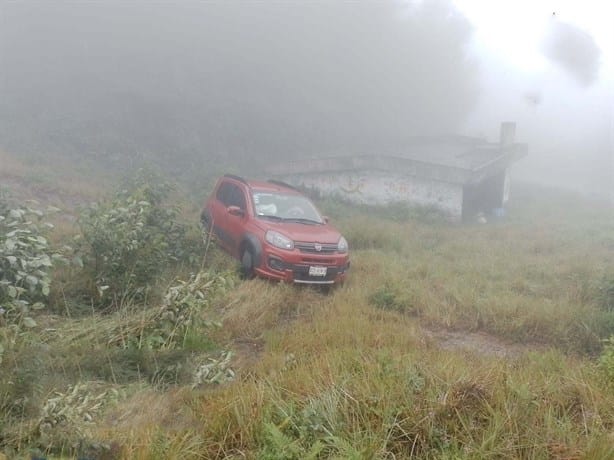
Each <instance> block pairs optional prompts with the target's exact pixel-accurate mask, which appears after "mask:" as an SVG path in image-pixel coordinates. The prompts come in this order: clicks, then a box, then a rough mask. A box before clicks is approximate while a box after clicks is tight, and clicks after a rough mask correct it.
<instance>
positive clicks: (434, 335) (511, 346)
mask: <svg viewBox="0 0 614 460" xmlns="http://www.w3.org/2000/svg"><path fill="white" fill-rule="evenodd" d="M425 333H426V335H427V337H428V338H429V339H430V340H431V341H432V342H434V343H435V344H436V345H437V346H439V347H440V348H443V349H444V350H465V351H469V352H472V353H476V354H480V355H484V356H497V357H501V358H517V357H519V356H521V355H523V354H524V353H527V352H530V351H544V350H545V346H544V345H542V344H536V343H531V344H526V343H512V342H506V341H505V340H502V339H500V338H499V337H496V336H493V335H491V334H488V333H486V332H481V331H477V332H466V331H465V332H463V331H449V330H446V329H432V328H429V329H425Z"/></svg>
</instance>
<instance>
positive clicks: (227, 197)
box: [215, 182, 234, 206]
mask: <svg viewBox="0 0 614 460" xmlns="http://www.w3.org/2000/svg"><path fill="white" fill-rule="evenodd" d="M233 187H234V186H233V185H232V184H231V183H229V182H224V183H223V184H222V185H220V187H219V188H218V189H217V193H216V194H215V198H217V199H218V200H219V201H221V202H222V204H224V206H230V201H231V196H232V189H233Z"/></svg>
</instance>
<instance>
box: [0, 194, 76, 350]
mask: <svg viewBox="0 0 614 460" xmlns="http://www.w3.org/2000/svg"><path fill="white" fill-rule="evenodd" d="M44 216H45V214H44V213H43V212H42V211H40V210H39V209H36V208H33V207H30V206H11V205H10V204H9V202H8V200H7V199H6V198H5V197H2V196H0V305H1V307H0V321H2V322H4V323H8V324H10V325H16V326H18V327H19V326H25V327H34V326H35V325H36V323H35V321H34V320H33V319H32V317H31V315H30V310H32V309H34V310H36V309H41V308H44V304H43V303H42V302H41V300H44V299H45V298H46V297H47V296H48V295H49V289H50V284H51V275H50V271H51V268H52V267H53V265H54V263H57V262H58V261H62V262H63V261H65V259H64V257H63V256H62V255H60V254H59V253H57V252H54V251H53V250H52V248H51V247H50V245H49V242H48V240H47V238H46V237H45V231H46V230H47V231H48V230H49V228H52V227H53V226H52V225H51V224H49V223H48V222H45V221H44V220H43V219H44ZM0 324H1V323H0ZM0 358H1V353H0Z"/></svg>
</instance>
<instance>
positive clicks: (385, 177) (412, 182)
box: [281, 171, 463, 220]
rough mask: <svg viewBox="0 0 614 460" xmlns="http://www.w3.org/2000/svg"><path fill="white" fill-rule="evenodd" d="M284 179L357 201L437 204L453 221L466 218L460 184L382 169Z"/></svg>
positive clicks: (286, 177) (288, 176)
mask: <svg viewBox="0 0 614 460" xmlns="http://www.w3.org/2000/svg"><path fill="white" fill-rule="evenodd" d="M281 179H282V180H284V181H286V182H288V183H289V184H292V185H296V186H303V187H307V188H313V189H316V190H318V191H320V192H321V193H322V194H325V195H339V196H341V197H342V198H344V199H347V200H349V201H352V202H354V203H362V204H374V205H380V204H388V203H392V202H399V201H401V202H407V203H409V204H412V205H419V206H433V207H436V208H437V209H440V210H441V211H443V212H445V213H447V214H448V215H449V216H450V217H451V218H452V219H453V220H460V219H461V217H462V209H463V187H462V185H459V184H450V183H446V182H439V181H434V180H430V179H422V178H419V177H416V176H406V175H399V174H393V173H389V172H382V171H348V172H336V173H308V174H288V175H284V176H283V177H281Z"/></svg>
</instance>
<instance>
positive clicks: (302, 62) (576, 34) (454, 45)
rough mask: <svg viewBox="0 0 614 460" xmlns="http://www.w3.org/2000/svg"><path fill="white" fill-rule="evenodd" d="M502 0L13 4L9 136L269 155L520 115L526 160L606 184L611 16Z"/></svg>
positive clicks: (15, 140) (2, 119) (173, 151)
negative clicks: (599, 23)
mask: <svg viewBox="0 0 614 460" xmlns="http://www.w3.org/2000/svg"><path fill="white" fill-rule="evenodd" d="M481 3H482V5H484V2H481ZM492 3H497V4H499V5H506V4H507V2H486V5H487V6H485V7H480V5H479V4H480V2H476V1H472V0H455V1H454V2H452V1H451V0H425V1H422V2H419V1H403V0H389V1H386V0H383V1H378V2H375V1H355V2H341V1H338V2H336V1H327V2H323V1H314V2H307V1H288V2H281V1H275V2H273V1H242V2H239V1H229V0H224V1H207V2H195V1H181V2H179V1H174V2H155V3H152V2H145V1H131V2H120V1H111V0H106V1H104V2H103V1H87V2H86V1H72V2H61V1H54V2H46V1H42V0H41V1H27V0H26V1H21V2H7V1H5V2H1V3H0V148H4V149H5V150H10V151H14V152H18V153H19V152H36V153H39V154H40V153H43V154H44V153H45V152H60V153H66V154H67V155H89V156H95V157H99V156H103V157H109V158H121V157H132V156H141V157H144V158H148V157H164V158H166V159H176V160H177V162H178V164H183V163H182V161H183V160H185V159H192V160H194V159H198V160H199V161H196V162H195V164H198V165H204V166H206V165H207V162H208V161H209V162H211V161H212V162H216V163H220V161H222V162H223V161H226V162H228V163H229V164H230V163H232V162H233V161H234V162H235V163H239V164H246V163H250V164H257V163H262V162H264V161H267V160H270V159H274V158H280V157H288V156H297V157H300V156H310V155H321V154H334V153H336V152H343V153H353V152H356V153H365V152H368V153H378V152H381V153H386V152H391V151H396V150H399V149H403V146H404V145H405V143H406V142H407V139H409V138H410V137H411V136H415V135H430V134H437V133H450V132H455V133H460V134H469V135H478V136H484V137H488V138H489V139H493V140H494V139H496V138H497V136H498V127H499V124H500V122H501V121H507V120H511V121H516V122H517V123H518V129H517V134H518V138H519V140H521V141H526V142H529V144H530V158H527V159H526V160H523V162H522V164H520V165H518V168H517V170H518V171H519V172H520V173H521V174H522V175H523V176H525V177H529V178H532V179H536V180H541V179H542V178H543V179H552V178H553V177H554V175H553V174H551V173H550V171H549V169H550V170H553V171H556V172H557V174H558V175H557V178H559V179H560V180H572V182H573V186H575V187H576V188H583V187H589V186H590V187H592V188H596V189H598V191H603V190H606V189H607V188H608V187H609V186H610V184H611V183H612V176H611V174H612V167H611V158H612V111H613V108H612V101H613V100H614V98H613V96H612V94H613V93H612V80H611V79H608V78H607V77H608V75H611V74H608V72H610V70H608V69H611V66H610V59H611V54H609V53H611V50H608V49H605V50H604V46H603V32H602V30H601V29H599V28H593V29H591V27H590V26H591V20H587V17H583V16H582V14H580V13H582V10H578V9H577V8H578V6H577V3H578V2H576V6H575V8H576V10H573V11H572V10H571V9H568V10H565V9H562V10H561V11H558V12H556V13H557V14H558V15H557V14H555V15H552V13H553V12H554V11H552V12H551V11H548V10H547V9H545V8H536V7H531V3H527V2H525V1H524V0H521V1H519V2H514V4H515V5H517V7H509V6H508V10H506V9H505V7H499V8H493V7H492V5H491V4H492ZM533 3H534V2H533ZM563 3H565V2H563ZM488 5H491V6H490V7H489V6H488ZM509 5H511V2H509ZM548 6H549V5H548ZM588 7H590V5H589V6H587V8H588ZM522 8H525V9H524V10H522ZM569 12H571V13H574V14H573V15H572V14H571V13H569ZM520 13H522V14H520ZM568 13H569V14H568ZM577 18H580V19H583V21H584V22H583V21H582V20H576V19H577ZM589 19H590V18H589ZM497 21H499V22H497ZM519 31H522V32H521V33H519ZM506 33H507V35H506ZM514 33H515V34H514ZM511 36H513V39H510V37H511ZM604 75H605V77H604ZM569 171H571V172H573V174H572V176H573V177H571V178H569V174H568V173H569ZM560 180H559V182H560ZM587 191H590V192H593V190H588V189H587Z"/></svg>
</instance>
